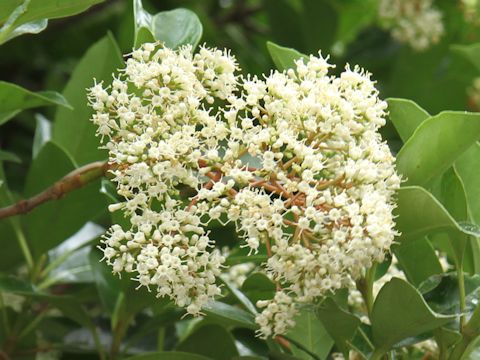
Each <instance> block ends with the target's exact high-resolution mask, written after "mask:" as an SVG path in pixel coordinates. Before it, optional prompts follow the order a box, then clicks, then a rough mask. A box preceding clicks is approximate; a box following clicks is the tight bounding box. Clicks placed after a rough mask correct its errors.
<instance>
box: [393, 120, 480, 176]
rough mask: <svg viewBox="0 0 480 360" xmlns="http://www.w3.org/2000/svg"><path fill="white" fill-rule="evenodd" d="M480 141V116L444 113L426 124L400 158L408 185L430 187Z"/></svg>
mask: <svg viewBox="0 0 480 360" xmlns="http://www.w3.org/2000/svg"><path fill="white" fill-rule="evenodd" d="M479 138H480V114H474V113H466V112H453V111H448V112H442V113H440V114H438V115H436V116H432V117H431V118H429V119H427V120H425V121H424V122H423V123H422V124H421V125H420V126H419V127H418V128H417V129H416V130H415V132H414V134H413V135H412V136H411V137H410V139H409V140H408V141H407V142H406V143H405V145H404V146H403V148H402V149H401V150H400V152H399V153H398V156H397V169H398V170H399V172H400V173H401V174H402V175H404V176H405V177H406V179H407V181H406V184H408V185H426V184H428V183H430V182H431V181H432V180H433V179H434V178H435V177H437V176H438V175H441V174H442V173H443V172H444V171H445V170H447V169H448V168H449V167H450V166H451V165H453V163H454V162H455V160H457V158H459V157H460V155H461V154H462V153H463V152H465V151H466V150H467V149H468V148H469V147H470V146H472V145H473V143H474V142H475V141H476V140H477V139H479Z"/></svg>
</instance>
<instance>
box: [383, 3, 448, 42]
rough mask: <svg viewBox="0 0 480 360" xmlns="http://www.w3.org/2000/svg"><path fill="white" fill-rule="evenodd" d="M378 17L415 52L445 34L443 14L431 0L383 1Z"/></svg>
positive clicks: (397, 38) (395, 36) (396, 37)
mask: <svg viewBox="0 0 480 360" xmlns="http://www.w3.org/2000/svg"><path fill="white" fill-rule="evenodd" d="M379 18H380V23H381V25H382V26H383V27H384V28H385V29H388V30H390V32H391V34H392V36H393V38H395V39H396V40H398V41H400V42H402V43H407V44H409V45H410V46H411V47H412V48H413V49H415V50H417V51H422V50H425V49H427V48H428V47H430V46H431V45H432V44H435V43H437V42H438V41H439V40H440V38H441V37H442V35H443V33H444V26H443V22H442V13H441V12H440V11H439V10H438V9H436V8H435V7H433V0H382V1H381V2H380V5H379Z"/></svg>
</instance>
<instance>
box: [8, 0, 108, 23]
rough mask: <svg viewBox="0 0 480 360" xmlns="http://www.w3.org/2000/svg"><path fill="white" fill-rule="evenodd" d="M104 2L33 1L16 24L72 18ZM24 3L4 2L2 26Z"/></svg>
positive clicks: (71, 0)
mask: <svg viewBox="0 0 480 360" xmlns="http://www.w3.org/2000/svg"><path fill="white" fill-rule="evenodd" d="M102 1H104V0H68V1H58V0H31V1H30V4H29V5H28V11H26V12H25V13H24V14H22V15H21V16H20V17H19V18H18V19H17V21H16V23H21V24H25V23H28V22H31V21H35V20H39V19H57V18H62V17H66V16H72V15H75V14H78V13H81V12H83V11H85V10H87V9H88V8H89V7H91V6H92V5H94V4H98V3H101V2H102ZM23 2H24V1H23V0H2V6H1V7H0V24H2V23H4V22H5V21H6V20H7V18H8V17H9V16H10V14H11V13H12V12H13V11H14V10H15V8H17V7H18V6H19V5H20V4H21V3H23Z"/></svg>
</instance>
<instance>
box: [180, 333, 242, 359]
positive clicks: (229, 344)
mask: <svg viewBox="0 0 480 360" xmlns="http://www.w3.org/2000/svg"><path fill="white" fill-rule="evenodd" d="M177 350H179V351H184V352H191V353H194V354H199V355H203V356H206V357H209V358H211V359H216V360H224V359H231V358H232V357H234V356H237V355H238V351H237V348H236V346H235V341H234V339H233V337H232V335H231V334H230V333H229V332H228V331H226V330H225V329H224V328H223V327H221V326H218V325H205V326H202V327H200V328H198V329H197V330H196V331H194V332H193V333H192V334H191V335H190V336H188V337H187V338H186V339H185V340H183V341H182V342H181V343H180V344H178V346H177Z"/></svg>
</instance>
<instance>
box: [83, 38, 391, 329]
mask: <svg viewBox="0 0 480 360" xmlns="http://www.w3.org/2000/svg"><path fill="white" fill-rule="evenodd" d="M331 67H332V66H331V65H330V64H328V62H327V59H325V58H323V57H321V56H319V57H315V56H310V57H309V58H308V59H302V60H298V61H297V62H296V66H295V69H290V70H288V71H286V72H278V71H274V72H272V73H271V74H270V75H268V76H265V77H263V78H258V77H256V76H239V75H237V71H238V70H239V69H238V65H237V62H236V60H235V58H234V57H233V56H231V55H230V54H229V53H228V52H227V51H221V50H217V49H208V48H200V50H199V51H198V52H197V53H192V49H191V47H189V46H186V47H182V48H180V49H179V50H175V51H174V50H171V49H168V48H165V47H163V46H160V45H158V44H145V45H143V46H142V47H141V48H140V49H138V50H135V51H134V52H133V53H132V54H131V57H130V58H128V60H127V62H126V67H125V68H124V69H122V70H121V71H120V75H119V76H118V78H116V79H114V80H113V84H112V85H111V86H110V87H105V88H104V87H103V86H102V84H97V85H95V86H94V87H93V88H91V89H90V96H89V98H90V104H91V106H92V107H93V108H94V110H95V111H96V113H95V114H94V115H93V118H92V120H93V122H94V123H95V124H96V125H97V126H98V135H99V136H101V137H102V138H106V139H107V141H106V144H105V148H107V149H108V151H109V162H110V163H111V165H112V169H113V170H112V173H113V175H114V181H115V182H116V183H117V189H118V194H119V195H121V196H122V197H124V198H125V201H124V202H121V203H119V204H114V205H112V206H111V208H110V210H112V211H115V210H120V209H121V210H122V211H124V213H125V214H126V216H128V217H129V218H130V222H131V228H130V229H122V228H121V227H120V226H118V225H114V226H113V227H112V228H111V229H110V230H109V232H108V233H107V235H106V236H105V238H104V240H103V243H104V255H105V258H106V261H107V262H108V263H109V264H111V265H112V266H113V271H114V272H117V273H119V272H121V271H127V272H134V273H137V274H138V281H139V283H140V284H141V285H143V286H146V287H149V288H151V289H155V290H156V291H157V292H158V295H159V296H169V297H170V298H172V299H173V300H174V301H175V302H176V303H177V304H178V305H179V306H184V307H186V310H187V312H188V313H190V314H193V315H197V314H200V312H201V309H202V307H203V306H205V305H206V304H207V302H208V301H209V300H211V299H212V298H213V297H215V296H216V295H218V294H219V293H220V289H219V287H218V286H217V285H216V277H217V276H218V275H219V274H220V273H221V271H222V268H223V266H222V263H223V262H224V257H222V256H221V254H220V252H219V251H218V250H217V249H215V244H214V243H213V241H212V240H211V239H210V238H209V232H208V226H209V223H210V222H211V221H212V220H215V221H219V222H221V223H224V224H225V223H229V222H233V223H235V224H236V228H237V231H238V233H239V235H240V239H241V241H242V243H241V245H240V246H242V247H246V248H248V249H249V252H250V253H256V252H258V251H259V249H260V247H262V249H265V248H266V252H267V254H268V260H267V261H266V263H265V264H264V265H263V268H264V270H265V272H266V273H267V275H268V276H269V277H270V278H271V279H272V280H273V281H274V282H276V283H277V288H278V292H277V293H276V295H275V297H274V298H273V299H271V300H266V301H261V302H259V303H258V306H259V307H260V308H262V309H263V310H262V312H261V313H260V315H259V316H258V317H257V323H258V324H259V325H260V332H259V333H260V335H262V336H265V337H267V336H273V335H276V334H281V333H284V332H285V331H286V330H287V329H288V328H289V327H291V326H292V325H293V324H294V322H293V318H294V316H295V314H296V313H297V305H298V304H301V303H309V302H313V301H316V300H317V299H320V298H322V297H323V296H325V295H326V294H328V293H330V292H332V291H335V290H336V289H339V288H341V287H344V286H347V285H349V284H350V283H351V281H352V279H354V278H357V277H358V276H360V275H361V274H362V271H363V270H364V269H365V268H366V267H369V266H370V265H371V264H372V262H374V261H382V260H383V259H384V254H385V252H386V251H388V249H389V248H390V245H391V243H392V241H393V238H394V235H395V231H394V221H393V216H392V209H393V208H394V201H393V194H394V191H395V189H397V188H398V186H399V182H400V179H399V177H398V176H397V174H396V172H395V168H394V158H393V156H392V155H391V153H390V151H389V149H388V147H387V145H386V144H385V143H384V142H382V140H381V137H380V135H379V133H378V132H377V130H378V128H379V127H380V126H382V125H384V124H385V109H386V103H385V102H383V101H381V100H379V98H378V92H377V90H376V89H375V86H374V82H372V81H371V80H370V75H369V74H368V73H366V72H364V71H363V70H361V69H359V68H354V69H351V68H349V67H347V68H346V69H345V70H344V71H343V72H342V73H341V75H340V76H338V77H335V76H331V75H329V74H328V73H329V69H330V68H331Z"/></svg>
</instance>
